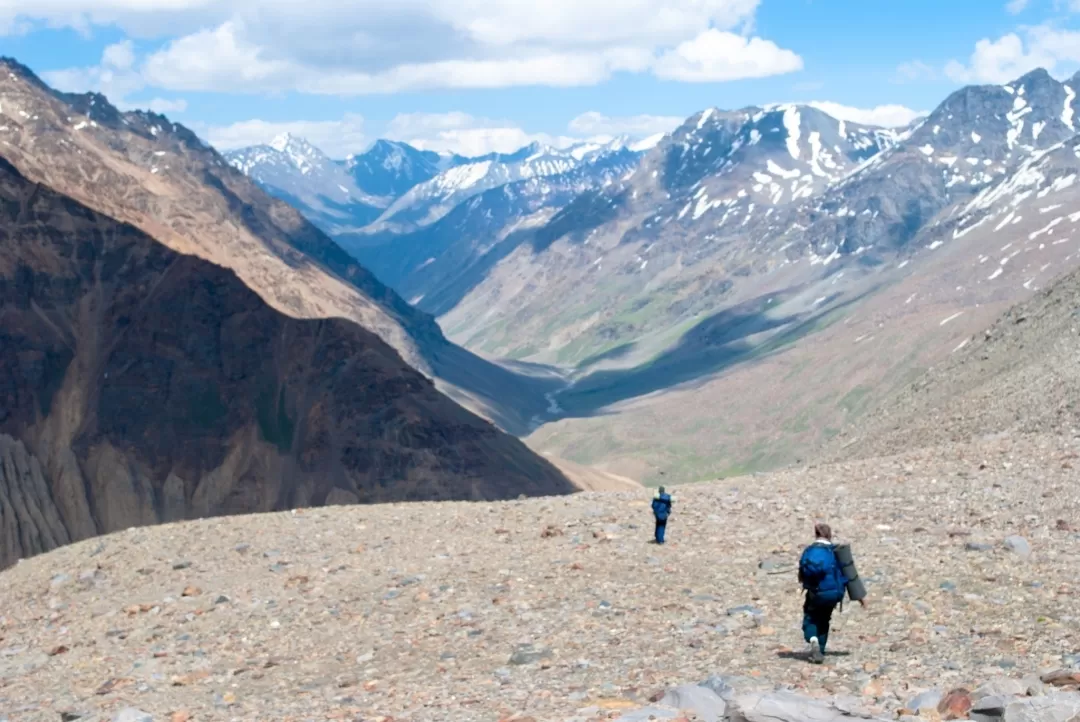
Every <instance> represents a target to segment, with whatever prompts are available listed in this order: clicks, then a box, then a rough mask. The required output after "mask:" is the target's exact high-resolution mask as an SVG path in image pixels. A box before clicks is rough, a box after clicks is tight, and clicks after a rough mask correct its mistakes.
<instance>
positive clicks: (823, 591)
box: [799, 544, 847, 604]
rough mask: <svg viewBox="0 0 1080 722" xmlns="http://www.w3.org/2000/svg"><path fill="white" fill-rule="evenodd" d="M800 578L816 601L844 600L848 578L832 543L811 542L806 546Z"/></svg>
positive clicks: (801, 562) (837, 601) (828, 602)
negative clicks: (837, 558)
mask: <svg viewBox="0 0 1080 722" xmlns="http://www.w3.org/2000/svg"><path fill="white" fill-rule="evenodd" d="M799 579H800V580H801V581H802V585H803V587H804V588H805V589H806V591H807V592H808V593H809V595H810V596H811V597H812V598H813V599H814V601H817V602H823V603H825V604H839V603H840V602H842V601H843V600H844V592H845V591H846V589H847V578H846V577H845V576H844V570H843V569H841V568H840V563H839V562H838V561H837V560H836V554H835V553H834V552H833V548H832V546H830V545H827V544H811V545H810V546H808V547H807V548H806V551H804V552H803V555H802V559H800V560H799Z"/></svg>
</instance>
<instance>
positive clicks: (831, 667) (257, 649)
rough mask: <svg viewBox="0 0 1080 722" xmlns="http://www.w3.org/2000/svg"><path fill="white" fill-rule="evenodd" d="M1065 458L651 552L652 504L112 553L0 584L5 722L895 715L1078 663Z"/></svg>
mask: <svg viewBox="0 0 1080 722" xmlns="http://www.w3.org/2000/svg"><path fill="white" fill-rule="evenodd" d="M1078 451H1080V447H1078V445H1077V442H1076V440H1074V439H1071V438H1062V437H1016V436H1002V437H999V438H996V439H993V440H988V441H984V442H982V443H979V444H975V445H967V446H959V445H952V446H947V447H942V448H939V449H935V450H932V451H918V452H914V453H910V454H907V455H904V456H897V457H891V458H884V459H876V460H872V461H861V462H850V463H844V464H840V465H834V466H815V467H807V468H798V469H790V470H787V471H782V472H778V473H775V474H772V475H769V476H754V477H746V478H739V479H731V480H727V481H724V482H716V483H711V484H701V485H690V486H682V487H679V488H678V489H677V490H676V500H675V514H674V516H673V519H672V522H671V523H670V525H669V543H668V544H667V545H666V546H664V547H656V546H655V545H652V544H650V543H649V539H650V537H651V517H650V514H649V510H648V498H649V495H648V492H646V491H644V490H642V491H640V492H610V493H583V494H578V495H574V496H571V497H565V498H541V499H532V500H527V501H512V502H502V503H493V504H492V503H452V502H451V503H410V504H391V505H378V506H352V507H338V508H324V509H304V510H300V511H296V512H294V513H290V512H285V513H276V514H265V515H256V516H248V517H243V518H219V519H210V520H203V521H196V522H188V523H184V524H170V525H165V526H158V527H152V528H144V529H132V530H128V531H125V532H119V533H117V534H113V535H110V536H107V537H103V538H98V539H93V540H89V541H86V542H82V543H79V544H75V545H72V546H68V547H64V548H62V549H59V550H57V551H54V552H52V553H50V554H47V555H43V556H39V557H35V558H33V559H30V560H27V561H24V562H22V563H20V564H18V565H17V566H15V567H13V568H11V569H9V570H7V571H5V572H4V573H3V589H4V592H3V599H4V603H3V608H2V611H0V709H2V710H4V711H5V713H6V715H7V719H9V720H11V722H15V721H16V720H19V721H22V720H35V721H36V720H56V719H59V718H61V715H62V714H64V715H67V716H65V717H63V718H64V719H83V720H109V719H112V718H113V715H114V714H115V713H116V712H118V711H120V710H122V709H125V708H134V709H137V710H141V711H143V712H145V713H147V714H149V715H152V718H153V719H155V720H156V719H163V720H169V719H174V720H179V719H190V720H257V719H258V720H267V719H273V720H324V719H346V720H377V719H382V720H390V719H394V720H415V721H416V722H420V721H423V720H432V721H434V720H506V719H515V718H516V719H525V718H532V719H534V720H538V721H540V720H545V721H546V720H602V719H617V718H620V716H622V715H628V716H627V717H625V719H627V720H630V719H637V720H645V719H650V717H649V716H648V715H649V714H653V715H654V716H655V715H657V714H660V715H661V716H660V717H657V718H668V719H671V718H675V717H677V716H678V713H677V712H673V711H671V710H668V711H664V710H661V709H660V708H655V709H653V711H652V712H649V711H646V712H644V713H638V712H635V710H640V709H642V708H649V707H650V706H654V705H652V703H651V702H650V698H655V699H659V696H660V695H661V694H662V693H663V692H664V691H665V690H666V689H669V688H673V687H677V686H679V685H684V684H695V683H698V682H702V681H705V680H706V679H708V678H709V677H710V676H711V675H718V674H728V675H738V676H741V677H746V678H749V679H748V681H746V680H744V681H742V682H737V683H735V684H736V687H737V688H738V689H739V690H740V691H746V690H747V689H753V688H765V689H773V688H774V687H780V688H784V689H790V690H794V691H796V692H798V693H800V694H805V695H811V696H839V697H840V698H842V699H850V700H851V701H849V702H846V703H845V704H847V705H848V708H855V709H857V710H862V711H861V712H858V713H857V714H856V716H858V714H863V713H865V714H867V715H875V716H880V717H884V718H895V716H896V715H897V713H898V711H899V710H901V708H902V707H903V706H904V705H905V704H907V703H908V701H909V699H910V698H911V697H912V696H913V695H915V694H916V693H918V692H920V691H923V690H929V689H934V688H941V687H944V688H945V689H946V691H948V690H949V689H951V688H953V687H961V686H966V687H967V688H968V689H973V688H974V685H977V684H980V683H982V682H984V681H986V680H989V679H992V678H995V677H999V676H1008V677H1013V678H1016V679H1021V678H1023V677H1025V676H1028V675H1032V674H1037V673H1040V672H1042V673H1045V672H1047V671H1050V670H1054V669H1058V668H1063V667H1064V668H1067V667H1070V666H1073V665H1076V664H1077V663H1078V662H1080V656H1078V655H1077V653H1078V652H1080V636H1078V631H1077V617H1076V615H1077V606H1076V602H1075V599H1076V596H1075V595H1076V585H1077V581H1076V568H1077V563H1078V562H1080V531H1077V530H1078V529H1080V495H1078V494H1077V490H1076V484H1075V474H1076V470H1075V468H1074V466H1075V465H1076V464H1077V463H1080V461H1078V453H1077V452H1078ZM821 518H825V519H828V520H829V521H831V522H832V523H833V525H834V527H835V528H836V530H837V531H838V533H839V535H840V536H841V537H842V538H844V539H846V540H849V541H851V542H852V543H853V545H854V549H855V552H856V559H857V562H858V565H859V569H860V574H861V576H862V577H863V578H864V579H865V580H866V583H867V586H868V588H869V590H870V601H869V606H868V607H867V608H866V609H865V610H864V609H862V608H859V607H857V606H855V605H851V606H850V607H845V609H844V611H843V614H842V615H840V616H839V617H838V619H837V623H836V626H835V631H834V633H833V641H832V642H831V644H830V647H831V648H832V650H833V651H834V652H835V654H834V655H830V657H829V659H828V660H827V663H826V664H825V665H823V666H821V667H815V666H811V665H809V664H807V663H806V662H804V661H803V660H802V659H800V658H798V652H799V651H801V649H802V646H803V645H802V640H801V635H800V632H799V622H800V609H801V597H800V594H799V591H798V587H797V583H796V580H795V571H794V563H795V560H796V558H797V555H798V553H799V551H800V550H801V548H802V546H803V545H804V544H805V543H806V542H807V541H808V539H807V537H808V535H809V533H810V529H811V528H812V523H813V521H814V520H816V519H821ZM1013 537H1022V540H1018V539H1015V538H1013ZM1007 540H1008V542H1007ZM1010 545H1011V546H1010ZM668 701H669V702H670V701H671V700H670V699H669V700H668ZM635 714H638V715H639V716H634V715H635ZM515 715H516V717H515ZM642 715H643V716H642ZM663 715H666V717H664V716H663ZM2 717H3V715H0V718H2ZM946 717H947V716H946ZM690 718H694V717H693V716H691V717H690ZM811 718H821V717H813V715H811ZM825 718H828V717H825ZM696 719H708V717H707V716H700V713H699V716H697V717H696ZM927 719H935V720H936V719H937V718H936V717H933V716H930V717H928V718H927ZM1038 719H1043V718H1038ZM1061 719H1065V718H1061Z"/></svg>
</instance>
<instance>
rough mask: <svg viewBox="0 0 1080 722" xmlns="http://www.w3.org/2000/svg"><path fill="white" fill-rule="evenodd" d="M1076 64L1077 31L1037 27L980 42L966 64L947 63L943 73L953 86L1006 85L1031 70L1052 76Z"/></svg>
mask: <svg viewBox="0 0 1080 722" xmlns="http://www.w3.org/2000/svg"><path fill="white" fill-rule="evenodd" d="M1021 33H1022V35H1021ZM1077 63H1080V31H1075V30H1065V29H1060V28H1055V27H1052V26H1049V25H1038V26H1034V27H1028V28H1023V29H1022V30H1021V31H1019V32H1014V33H1008V34H1007V35H1003V36H1001V37H1000V38H998V39H997V40H991V39H989V38H983V39H982V40H980V41H978V42H977V43H975V50H974V52H973V53H972V54H971V57H970V58H969V59H968V62H967V63H961V62H959V61H957V60H951V61H949V62H948V63H947V64H946V65H945V69H944V72H945V75H946V77H948V78H949V79H950V80H952V81H954V82H957V83H1007V82H1009V81H1011V80H1015V79H1016V78H1018V77H1020V76H1021V75H1023V74H1024V73H1027V72H1029V71H1031V70H1034V69H1035V68H1045V69H1046V70H1048V71H1050V72H1053V71H1054V70H1055V69H1061V68H1063V67H1071V66H1075V65H1076V64H1077Z"/></svg>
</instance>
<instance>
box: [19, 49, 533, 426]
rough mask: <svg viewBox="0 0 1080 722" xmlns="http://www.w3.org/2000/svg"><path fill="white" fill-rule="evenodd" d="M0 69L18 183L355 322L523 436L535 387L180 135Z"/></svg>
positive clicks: (279, 295) (141, 115) (267, 290)
mask: <svg viewBox="0 0 1080 722" xmlns="http://www.w3.org/2000/svg"><path fill="white" fill-rule="evenodd" d="M3 67H4V68H5V69H6V72H0V97H3V98H4V104H3V107H2V112H3V113H4V116H5V119H6V122H7V125H6V126H5V130H4V131H2V132H0V135H2V139H3V140H5V141H6V142H7V145H5V146H3V152H4V154H5V156H6V157H8V158H9V160H11V161H12V162H13V163H15V165H16V166H17V167H19V170H20V172H22V173H23V174H24V175H25V176H27V177H28V178H30V179H31V180H34V181H37V182H44V183H45V184H46V185H49V186H50V187H53V188H56V189H58V190H60V191H62V192H64V193H65V194H67V195H69V196H71V197H73V198H75V199H76V200H79V201H80V202H82V203H84V204H86V205H88V206H91V207H92V208H94V209H95V210H97V211H99V212H102V213H104V214H105V215H108V216H110V217H113V218H116V219H117V220H121V221H125V222H130V223H133V224H134V225H136V226H138V227H140V228H141V229H142V230H144V231H146V232H147V233H149V234H150V235H151V236H153V237H154V238H157V239H158V240H160V241H162V242H164V243H166V244H168V245H170V247H172V248H174V249H175V250H178V251H180V252H182V253H188V254H197V255H200V256H202V257H204V258H207V259H208V260H211V261H212V262H214V263H217V264H219V265H223V266H226V267H230V268H233V269H234V270H236V271H237V272H238V273H239V274H240V275H241V277H242V278H243V280H244V282H245V283H246V284H247V285H249V286H250V287H252V288H253V289H255V290H256V291H257V292H258V293H259V294H260V295H261V296H262V297H263V298H265V299H267V301H268V302H270V303H271V305H274V306H275V307H277V308H279V309H280V310H283V311H285V312H286V313H288V314H289V315H292V316H298V317H305V316H306V317H326V316H342V317H344V318H351V319H353V320H355V321H357V322H359V323H360V324H361V325H362V326H364V327H365V328H369V329H370V330H373V331H375V332H376V333H377V334H379V335H380V337H382V338H383V339H384V340H386V341H387V343H389V344H390V345H391V346H392V347H394V348H395V349H397V350H398V352H399V353H401V355H402V357H403V358H404V359H405V360H406V361H407V362H408V363H409V364H410V365H413V366H414V367H416V368H418V369H419V370H421V371H422V372H423V373H425V374H428V375H431V376H432V377H433V378H435V380H436V383H437V384H438V386H439V388H440V389H441V390H442V391H443V392H444V393H447V394H448V395H450V396H451V397H452V398H454V399H455V400H457V401H458V402H459V403H465V404H466V405H467V406H469V407H470V408H471V409H473V410H475V411H477V412H479V413H481V415H483V416H485V417H486V418H489V419H493V420H495V421H496V422H497V423H499V424H500V426H502V428H506V429H517V428H524V426H525V424H526V420H527V419H528V418H530V417H531V416H532V415H533V414H534V413H535V411H536V409H538V408H542V407H543V405H544V404H545V401H544V399H543V393H544V391H545V390H546V389H545V387H546V386H547V385H548V382H547V381H545V380H544V379H537V378H532V377H522V376H519V375H517V374H514V373H511V372H509V371H507V370H506V369H503V368H501V367H499V366H497V365H496V364H494V363H492V362H490V361H487V360H486V359H483V358H480V357H478V356H476V355H475V354H472V353H470V352H467V351H465V350H464V349H460V348H458V347H456V346H454V345H453V344H452V343H450V342H449V341H448V340H447V339H446V338H445V336H444V335H443V334H442V331H441V330H440V328H439V326H438V324H437V323H436V322H435V320H434V319H433V318H432V317H431V316H430V315H428V314H425V313H423V312H421V311H418V310H417V309H414V308H413V307H412V306H410V305H409V304H408V303H406V302H405V301H404V300H403V299H402V298H401V297H400V296H399V295H398V294H396V293H395V292H394V291H393V290H392V289H390V288H389V287H387V286H386V285H385V284H383V283H381V282H380V281H379V280H378V279H377V278H376V277H375V276H374V274H372V273H371V272H370V271H368V270H367V269H366V268H363V267H362V266H361V265H360V264H359V263H357V262H356V260H355V259H354V258H353V257H352V256H350V255H349V254H348V253H346V252H345V251H344V250H343V249H342V248H341V247H340V246H339V245H338V244H337V243H335V242H334V241H333V240H331V239H330V238H329V237H328V236H327V235H326V234H325V233H323V232H322V231H320V230H319V229H318V228H317V227H316V226H315V225H313V224H312V223H311V222H310V221H308V220H307V219H305V218H304V217H303V216H302V215H301V214H300V213H299V212H298V211H297V210H295V209H294V208H292V207H291V206H289V205H288V204H286V203H284V202H283V201H280V200H277V199H274V198H272V197H271V196H269V195H267V194H265V193H264V192H263V191H262V190H261V189H260V188H259V187H258V186H257V184H256V183H255V182H254V181H253V180H251V179H250V178H248V177H247V176H245V175H244V174H242V173H240V172H239V171H238V170H236V169H235V168H233V167H232V166H230V165H229V164H228V163H227V161H226V160H225V159H224V158H223V157H222V156H221V155H220V154H218V153H217V152H216V151H214V150H213V149H212V148H210V147H209V146H206V145H205V144H204V143H203V142H202V141H201V140H199V139H198V137H197V136H196V135H195V134H194V133H192V132H191V131H190V130H188V129H186V128H184V127H183V126H182V125H179V124H176V123H172V122H171V121H168V119H167V118H165V117H164V116H160V115H157V114H153V113H145V112H141V111H138V112H130V113H120V112H119V111H118V110H117V109H116V108H114V107H113V106H111V105H109V104H108V103H107V101H106V100H105V99H104V98H103V97H102V96H100V95H96V94H87V95H81V96H77V95H70V94H62V93H54V92H53V91H52V90H51V89H49V88H48V86H47V85H45V84H44V83H43V82H41V81H40V79H38V78H37V77H36V76H35V75H33V73H32V71H30V70H29V69H27V68H25V67H24V66H21V65H18V64H17V62H16V61H10V60H8V61H4V62H3ZM83 111H85V113H84V112H83ZM43 158H48V160H49V162H48V163H47V164H46V163H43V162H41V160H40V159H43ZM88 180H89V182H87V181H88Z"/></svg>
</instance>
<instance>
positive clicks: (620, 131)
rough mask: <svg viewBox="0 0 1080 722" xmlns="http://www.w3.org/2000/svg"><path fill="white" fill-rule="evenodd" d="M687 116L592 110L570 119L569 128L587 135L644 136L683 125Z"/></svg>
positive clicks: (664, 131) (668, 130)
mask: <svg viewBox="0 0 1080 722" xmlns="http://www.w3.org/2000/svg"><path fill="white" fill-rule="evenodd" d="M684 120H686V119H685V118H682V117H679V116H674V115H630V116H623V117H611V116H608V115H604V114H603V113H598V112H596V111H595V110H590V111H589V112H587V113H582V114H581V115H579V116H577V117H576V118H574V119H573V120H571V121H570V123H569V125H567V128H568V129H569V130H570V131H571V132H572V133H578V134H581V135H586V136H600V135H606V136H620V135H630V136H635V137H644V136H650V135H655V134H657V133H668V132H670V131H672V130H674V129H675V128H677V127H679V126H680V125H682V123H683V121H684Z"/></svg>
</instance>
